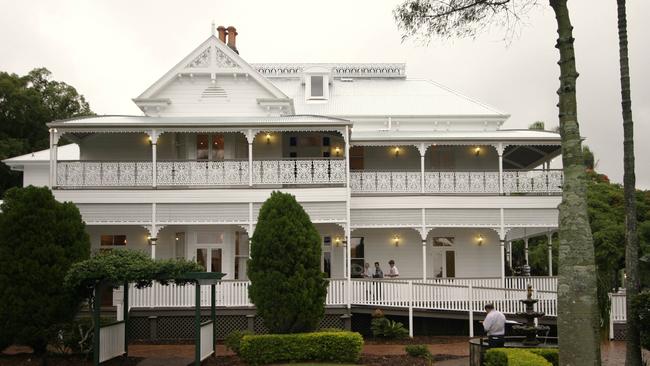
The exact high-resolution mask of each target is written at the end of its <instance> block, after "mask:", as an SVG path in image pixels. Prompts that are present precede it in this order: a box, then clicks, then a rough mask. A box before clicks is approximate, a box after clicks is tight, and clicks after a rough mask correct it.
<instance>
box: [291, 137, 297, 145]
mask: <svg viewBox="0 0 650 366" xmlns="http://www.w3.org/2000/svg"><path fill="white" fill-rule="evenodd" d="M289 146H298V138H297V137H296V136H291V137H289Z"/></svg>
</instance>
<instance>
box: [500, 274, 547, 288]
mask: <svg viewBox="0 0 650 366" xmlns="http://www.w3.org/2000/svg"><path fill="white" fill-rule="evenodd" d="M505 280H506V281H505V287H507V288H515V289H520V290H525V289H526V288H528V284H530V285H531V286H532V287H533V289H534V290H536V291H557V277H547V276H517V277H506V278H505Z"/></svg>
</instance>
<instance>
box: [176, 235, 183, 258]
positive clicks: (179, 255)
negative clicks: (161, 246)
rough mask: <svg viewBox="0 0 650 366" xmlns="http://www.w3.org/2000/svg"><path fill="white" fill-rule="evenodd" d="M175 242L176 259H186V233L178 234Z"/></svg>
mask: <svg viewBox="0 0 650 366" xmlns="http://www.w3.org/2000/svg"><path fill="white" fill-rule="evenodd" d="M174 241H175V248H174V251H175V254H176V259H183V258H185V233H184V232H179V233H176V236H175V238H174Z"/></svg>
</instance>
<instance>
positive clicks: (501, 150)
mask: <svg viewBox="0 0 650 366" xmlns="http://www.w3.org/2000/svg"><path fill="white" fill-rule="evenodd" d="M497 154H499V194H503V144H502V143H499V144H498V145H497Z"/></svg>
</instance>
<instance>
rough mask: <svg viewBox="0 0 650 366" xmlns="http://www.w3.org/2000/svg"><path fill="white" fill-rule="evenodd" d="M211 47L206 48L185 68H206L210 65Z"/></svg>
mask: <svg viewBox="0 0 650 366" xmlns="http://www.w3.org/2000/svg"><path fill="white" fill-rule="evenodd" d="M211 50H212V47H208V48H206V49H205V51H203V52H201V54H200V55H198V56H197V57H196V58H195V59H194V60H192V62H190V63H189V64H187V66H186V67H208V66H209V65H210V55H211V54H212V52H211Z"/></svg>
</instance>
